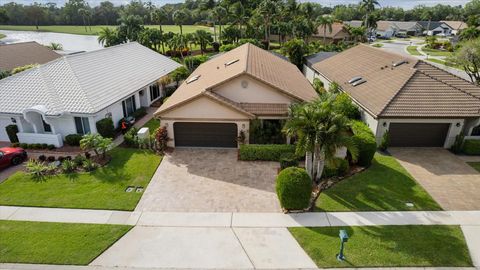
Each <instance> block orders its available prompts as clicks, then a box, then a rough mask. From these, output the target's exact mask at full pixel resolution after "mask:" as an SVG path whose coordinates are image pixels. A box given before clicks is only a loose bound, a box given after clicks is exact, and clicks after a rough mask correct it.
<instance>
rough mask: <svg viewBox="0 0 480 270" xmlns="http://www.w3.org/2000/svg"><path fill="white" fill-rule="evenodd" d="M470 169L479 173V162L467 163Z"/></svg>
mask: <svg viewBox="0 0 480 270" xmlns="http://www.w3.org/2000/svg"><path fill="white" fill-rule="evenodd" d="M467 164H468V165H470V167H472V168H474V169H475V170H477V171H478V172H480V162H467Z"/></svg>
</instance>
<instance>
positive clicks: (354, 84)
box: [352, 79, 367, 87]
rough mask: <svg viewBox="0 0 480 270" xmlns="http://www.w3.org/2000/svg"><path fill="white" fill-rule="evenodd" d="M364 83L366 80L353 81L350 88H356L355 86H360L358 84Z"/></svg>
mask: <svg viewBox="0 0 480 270" xmlns="http://www.w3.org/2000/svg"><path fill="white" fill-rule="evenodd" d="M366 82H367V81H366V80H364V79H360V80H358V81H355V82H354V83H352V86H353V87H355V86H357V85H360V84H362V83H366Z"/></svg>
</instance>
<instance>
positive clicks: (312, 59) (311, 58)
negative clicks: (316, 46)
mask: <svg viewBox="0 0 480 270" xmlns="http://www.w3.org/2000/svg"><path fill="white" fill-rule="evenodd" d="M336 54H338V52H318V53H316V54H311V55H308V56H306V57H305V61H306V63H307V66H308V67H312V65H314V64H316V63H318V62H321V61H323V60H326V59H328V58H330V57H332V56H334V55H336Z"/></svg>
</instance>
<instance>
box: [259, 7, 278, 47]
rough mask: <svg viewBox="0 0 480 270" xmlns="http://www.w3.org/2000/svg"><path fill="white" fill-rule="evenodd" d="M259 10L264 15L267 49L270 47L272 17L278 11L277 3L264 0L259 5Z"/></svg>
mask: <svg viewBox="0 0 480 270" xmlns="http://www.w3.org/2000/svg"><path fill="white" fill-rule="evenodd" d="M257 12H258V14H259V15H261V16H262V17H263V28H264V32H265V42H266V44H267V50H268V49H269V47H270V23H271V20H272V17H273V16H275V15H276V13H277V4H276V2H274V1H272V0H262V2H260V4H259V5H258V8H257Z"/></svg>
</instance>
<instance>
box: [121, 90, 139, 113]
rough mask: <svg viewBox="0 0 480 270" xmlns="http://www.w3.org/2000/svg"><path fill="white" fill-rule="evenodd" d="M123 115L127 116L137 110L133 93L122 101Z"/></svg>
mask: <svg viewBox="0 0 480 270" xmlns="http://www.w3.org/2000/svg"><path fill="white" fill-rule="evenodd" d="M122 108H123V116H124V117H128V116H130V115H132V113H133V112H134V111H136V110H137V104H136V103H135V95H133V96H131V97H129V98H127V99H125V100H124V101H122Z"/></svg>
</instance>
